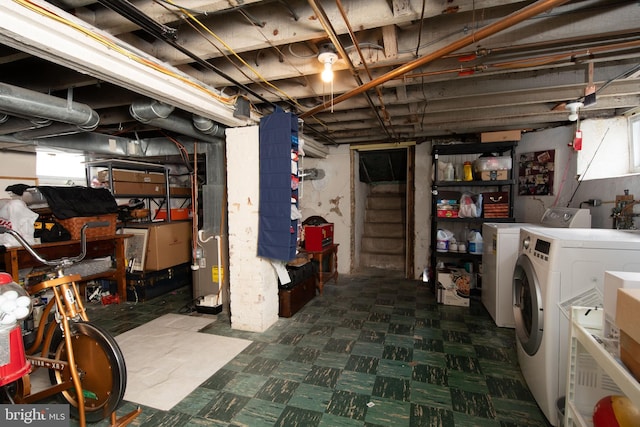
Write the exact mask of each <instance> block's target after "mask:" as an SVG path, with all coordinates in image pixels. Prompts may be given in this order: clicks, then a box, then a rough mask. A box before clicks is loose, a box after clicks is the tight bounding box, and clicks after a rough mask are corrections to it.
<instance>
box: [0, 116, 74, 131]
mask: <svg viewBox="0 0 640 427" xmlns="http://www.w3.org/2000/svg"><path fill="white" fill-rule="evenodd" d="M5 116H6V117H7V119H6V120H0V135H9V134H12V133H16V132H20V131H25V130H30V129H38V128H43V127H47V126H49V125H50V124H51V123H52V122H51V120H49V119H40V118H37V117H35V118H33V119H21V118H18V117H11V116H8V115H5ZM76 129H77V127H76Z"/></svg>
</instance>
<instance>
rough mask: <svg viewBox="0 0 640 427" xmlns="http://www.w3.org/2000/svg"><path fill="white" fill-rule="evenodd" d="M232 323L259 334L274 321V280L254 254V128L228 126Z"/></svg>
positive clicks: (257, 195) (256, 137) (256, 141)
mask: <svg viewBox="0 0 640 427" xmlns="http://www.w3.org/2000/svg"><path fill="white" fill-rule="evenodd" d="M226 152H227V194H228V196H227V199H228V201H227V206H228V208H227V209H228V213H229V219H228V222H229V288H230V290H229V298H230V301H231V306H230V311H231V327H232V328H233V329H240V330H244V331H253V332H263V331H265V330H266V329H267V328H269V326H271V325H272V324H273V323H275V322H276V321H277V320H278V278H277V275H276V272H275V270H274V269H273V267H272V266H271V262H270V261H269V260H267V259H264V258H260V257H258V256H257V255H256V254H257V248H258V213H259V208H258V206H259V203H258V202H259V199H260V191H259V175H258V174H259V170H260V162H259V129H258V126H250V127H242V128H229V129H227V143H226Z"/></svg>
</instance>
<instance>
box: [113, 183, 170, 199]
mask: <svg viewBox="0 0 640 427" xmlns="http://www.w3.org/2000/svg"><path fill="white" fill-rule="evenodd" d="M112 191H113V194H114V195H116V196H117V195H141V196H162V195H164V194H165V185H164V184H155V183H146V182H125V181H114V182H113V189H112Z"/></svg>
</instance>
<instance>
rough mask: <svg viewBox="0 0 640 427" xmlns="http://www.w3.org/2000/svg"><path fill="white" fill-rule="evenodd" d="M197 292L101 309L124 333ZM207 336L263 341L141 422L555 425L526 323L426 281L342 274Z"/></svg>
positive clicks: (93, 312)
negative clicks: (534, 373) (512, 324)
mask: <svg viewBox="0 0 640 427" xmlns="http://www.w3.org/2000/svg"><path fill="white" fill-rule="evenodd" d="M190 299H191V290H190V289H189V288H182V289H180V290H178V291H176V292H172V293H170V294H166V295H163V296H160V297H158V298H155V299H153V300H150V301H146V302H142V303H138V304H133V303H126V304H120V305H111V306H91V307H90V309H89V316H90V317H91V319H92V321H94V322H95V323H97V324H98V325H100V326H103V327H105V328H107V329H108V330H110V331H111V332H112V333H114V334H119V333H122V332H124V331H126V330H129V329H132V328H134V327H136V326H139V325H140V324H142V323H145V322H148V321H150V320H152V319H154V318H156V317H158V316H161V315H163V314H166V313H181V312H182V313H184V307H185V305H187V304H188V303H189V301H190ZM202 332H204V333H209V334H216V335H223V336H231V337H238V338H244V339H249V340H251V341H253V343H252V344H251V345H249V346H248V347H247V348H246V349H245V350H244V351H243V352H242V353H241V354H239V355H238V356H237V357H236V358H234V359H233V360H232V361H231V362H229V363H228V364H227V365H225V366H224V367H223V368H222V369H220V370H219V371H218V372H216V373H215V374H214V375H213V376H211V377H210V378H209V379H208V380H206V381H205V382H204V383H203V384H201V385H200V387H198V388H197V389H196V390H194V391H193V392H192V393H191V394H190V395H189V396H188V397H187V398H185V399H184V400H183V401H182V402H180V403H179V404H178V405H177V406H175V407H174V408H173V409H171V410H170V411H168V412H162V411H158V410H155V409H152V408H146V407H143V408H142V409H143V411H142V414H141V415H140V416H139V417H138V418H137V419H136V420H134V422H133V423H132V424H131V425H142V426H153V427H158V426H170V427H176V426H250V427H261V426H265V427H267V426H280V427H288V426H301V427H311V426H331V427H339V426H368V427H391V426H416V427H417V426H502V427H510V426H514V427H515V426H544V427H546V426H548V424H547V422H546V420H545V418H544V415H543V414H542V412H541V411H540V410H539V409H538V407H537V405H536V403H535V401H534V400H533V397H532V396H531V393H530V392H529V390H528V388H527V385H526V383H525V381H524V379H523V377H522V375H521V373H520V369H519V367H518V360H517V355H516V350H515V335H514V331H513V330H512V329H503V328H497V327H496V326H495V324H494V323H493V321H492V320H491V318H490V317H489V315H488V313H487V312H486V310H485V309H484V307H483V306H482V304H481V303H480V302H479V301H477V300H472V301H471V306H470V307H452V306H443V305H440V304H436V302H435V298H434V294H433V292H432V291H431V290H430V289H429V288H428V286H426V285H425V284H424V283H422V282H420V281H415V280H405V279H399V278H389V277H385V275H384V274H374V275H352V276H347V275H342V276H341V277H340V279H339V282H338V284H337V285H333V284H329V285H325V288H324V295H322V296H316V298H315V299H313V300H312V301H311V302H310V303H308V304H307V305H306V306H305V307H304V308H303V309H302V310H301V311H299V312H298V313H297V314H295V315H294V316H293V317H292V318H289V319H284V318H281V319H279V320H278V321H277V322H276V323H275V324H274V325H273V326H272V327H270V328H269V329H268V330H267V331H265V332H263V333H253V332H243V331H237V330H233V329H231V326H230V321H229V319H228V317H227V316H226V315H225V314H224V313H222V314H220V315H218V318H217V321H216V322H214V323H212V324H211V325H210V326H208V327H207V328H205V329H204V330H203V331H202ZM150 362H151V361H150ZM133 408H134V406H133V404H131V403H129V402H125V404H124V406H123V407H122V408H121V409H120V410H119V411H118V412H119V413H125V412H126V411H127V410H129V409H133ZM98 425H104V426H107V425H109V423H108V422H107V421H104V422H102V423H100V424H98Z"/></svg>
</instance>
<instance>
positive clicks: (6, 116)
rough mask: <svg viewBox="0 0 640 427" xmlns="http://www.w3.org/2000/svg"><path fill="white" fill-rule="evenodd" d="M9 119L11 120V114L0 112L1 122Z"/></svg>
mask: <svg viewBox="0 0 640 427" xmlns="http://www.w3.org/2000/svg"><path fill="white" fill-rule="evenodd" d="M7 120H9V116H8V115H6V114H4V113H0V124H2V123H4V122H6V121H7Z"/></svg>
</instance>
